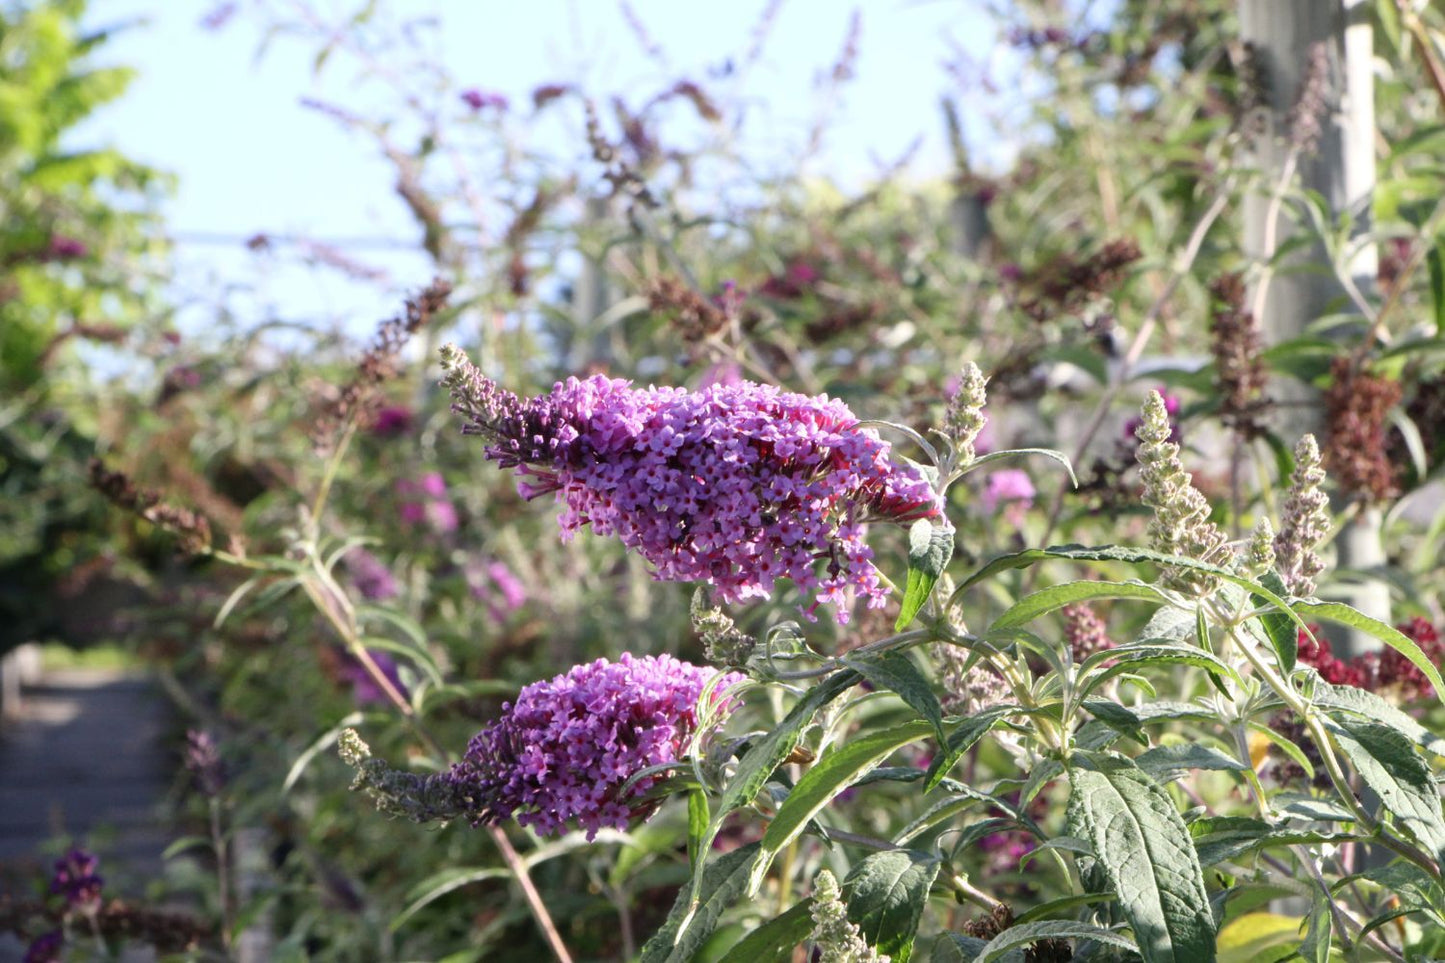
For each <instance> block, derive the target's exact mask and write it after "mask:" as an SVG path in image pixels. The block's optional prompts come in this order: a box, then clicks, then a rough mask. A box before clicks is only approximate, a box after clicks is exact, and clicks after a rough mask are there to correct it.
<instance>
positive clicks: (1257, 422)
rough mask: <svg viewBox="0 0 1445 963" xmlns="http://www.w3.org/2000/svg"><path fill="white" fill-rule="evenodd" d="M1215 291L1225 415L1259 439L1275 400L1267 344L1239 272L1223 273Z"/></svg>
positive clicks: (1215, 341) (1213, 334) (1243, 433)
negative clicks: (1267, 372)
mask: <svg viewBox="0 0 1445 963" xmlns="http://www.w3.org/2000/svg"><path fill="white" fill-rule="evenodd" d="M1209 293H1210V294H1211V295H1213V297H1214V318H1213V321H1212V322H1211V323H1210V326H1209V334H1210V348H1211V350H1212V351H1213V354H1214V370H1215V375H1214V378H1215V384H1216V385H1218V387H1219V396H1220V401H1219V417H1220V419H1221V420H1222V421H1223V422H1224V424H1225V425H1226V426H1228V427H1229V428H1231V429H1233V430H1234V431H1235V432H1237V433H1238V434H1239V436H1240V437H1241V438H1243V439H1245V440H1250V439H1254V438H1258V437H1260V436H1261V435H1263V434H1264V431H1265V428H1264V424H1263V422H1262V421H1261V416H1262V415H1263V414H1264V413H1265V412H1266V411H1267V410H1268V409H1269V405H1270V400H1269V397H1268V396H1267V395H1266V394H1265V383H1266V378H1265V371H1264V364H1263V362H1262V361H1261V352H1262V351H1263V350H1264V345H1263V342H1262V341H1261V338H1260V333H1259V325H1258V323H1256V321H1255V318H1254V315H1253V314H1252V313H1251V312H1250V311H1249V310H1248V309H1247V308H1246V307H1245V306H1244V297H1245V286H1244V279H1243V278H1242V277H1240V275H1238V274H1224V275H1221V276H1220V277H1218V278H1217V279H1215V281H1214V283H1212V284H1211V285H1210V286H1209Z"/></svg>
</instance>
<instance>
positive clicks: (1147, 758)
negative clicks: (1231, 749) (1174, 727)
mask: <svg viewBox="0 0 1445 963" xmlns="http://www.w3.org/2000/svg"><path fill="white" fill-rule="evenodd" d="M1134 763H1135V765H1137V766H1138V767H1139V768H1140V769H1142V770H1144V771H1145V772H1147V773H1148V774H1149V775H1150V776H1151V777H1153V778H1154V779H1155V780H1156V781H1158V782H1164V781H1166V780H1168V779H1172V778H1174V777H1175V776H1177V775H1179V774H1181V773H1184V772H1186V771H1189V770H1191V769H1208V770H1213V771H1216V772H1225V771H1232V772H1242V771H1243V770H1245V769H1247V768H1249V767H1248V766H1247V765H1245V764H1244V763H1242V762H1240V761H1239V760H1238V759H1235V758H1234V757H1233V756H1231V755H1229V754H1228V753H1226V752H1221V751H1220V750H1218V749H1216V748H1214V747H1213V746H1208V745H1204V744H1203V743H1198V742H1186V743H1182V744H1179V745H1172V746H1155V747H1154V748H1153V749H1150V750H1149V751H1148V752H1145V753H1142V754H1141V755H1139V756H1138V757H1137V758H1136V759H1135V760H1134Z"/></svg>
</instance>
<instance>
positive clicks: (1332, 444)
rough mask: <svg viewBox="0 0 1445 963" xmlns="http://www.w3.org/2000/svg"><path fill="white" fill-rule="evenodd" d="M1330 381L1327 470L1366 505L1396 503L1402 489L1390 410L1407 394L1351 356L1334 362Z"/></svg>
mask: <svg viewBox="0 0 1445 963" xmlns="http://www.w3.org/2000/svg"><path fill="white" fill-rule="evenodd" d="M1330 376H1331V379H1330V386H1329V387H1328V388H1327V389H1325V411H1326V414H1325V423H1326V425H1327V426H1328V438H1327V441H1326V447H1325V468H1327V469H1328V470H1329V473H1330V475H1332V476H1333V477H1334V479H1335V481H1336V482H1337V483H1338V484H1339V486H1340V488H1341V489H1342V490H1343V491H1344V492H1346V493H1347V494H1349V495H1352V496H1355V497H1357V498H1360V499H1363V500H1364V501H1367V502H1378V501H1384V500H1386V499H1389V498H1394V497H1395V496H1396V495H1397V494H1399V490H1400V489H1399V484H1398V480H1397V469H1396V467H1395V464H1394V462H1392V461H1391V460H1390V455H1389V451H1388V449H1387V447H1386V443H1387V427H1388V421H1389V417H1390V409H1391V408H1393V407H1395V405H1397V404H1399V402H1400V398H1401V396H1402V394H1403V392H1402V390H1401V388H1400V383H1399V382H1398V381H1394V380H1392V379H1390V378H1386V377H1384V376H1382V375H1375V374H1371V373H1369V372H1368V371H1366V370H1364V368H1363V367H1362V366H1361V365H1359V364H1357V363H1356V362H1355V361H1354V360H1352V359H1351V358H1348V357H1339V358H1336V359H1335V360H1334V362H1333V363H1332V364H1331V365H1330Z"/></svg>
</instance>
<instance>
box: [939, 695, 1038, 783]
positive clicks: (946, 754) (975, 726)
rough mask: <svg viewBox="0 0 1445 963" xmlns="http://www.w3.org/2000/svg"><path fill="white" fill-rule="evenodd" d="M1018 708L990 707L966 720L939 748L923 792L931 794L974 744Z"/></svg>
mask: <svg viewBox="0 0 1445 963" xmlns="http://www.w3.org/2000/svg"><path fill="white" fill-rule="evenodd" d="M1016 708H1018V707H1017V706H989V707H988V708H987V709H983V710H981V711H979V713H978V714H977V715H974V716H970V717H969V718H967V719H965V720H964V721H963V722H962V724H960V725H959V727H958V728H957V729H955V730H953V732H952V733H951V734H949V736H948V739H947V740H945V741H944V742H943V743H942V744H941V745H940V746H939V747H938V753H937V754H936V755H935V756H934V757H933V761H932V762H931V763H929V764H928V778H927V780H926V781H925V782H924V784H923V791H924V792H929V791H931V790H932V789H933V788H934V787H935V786H937V785H938V784H939V783H940V782H942V781H943V779H944V777H945V776H947V775H948V771H949V770H950V769H952V768H953V764H954V763H956V762H958V760H959V759H961V758H963V754H964V753H965V752H968V750H970V749H972V748H973V746H974V744H975V743H976V742H978V740H979V739H981V738H983V736H984V735H985V734H986V733H987V732H988V731H989V730H990V729H992V728H993V727H994V726H996V725H998V724H999V722H1000V721H1002V719H1003V717H1004V716H1006V715H1008V714H1009V712H1010V711H1012V710H1013V709H1016Z"/></svg>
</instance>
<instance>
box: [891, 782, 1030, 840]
mask: <svg viewBox="0 0 1445 963" xmlns="http://www.w3.org/2000/svg"><path fill="white" fill-rule="evenodd" d="M959 788H960V789H961V790H962V791H961V792H957V793H949V794H948V795H947V796H944V797H943V798H942V799H940V800H938V801H937V802H935V803H933V804H932V805H931V806H929V807H928V808H927V809H926V810H924V811H923V812H922V813H920V814H919V815H918V816H916V817H915V818H914V819H913V821H912V822H910V823H909V824H908V825H907V826H904V827H903V831H902V832H900V833H899V834H898V835H897V836H896V837H895V838H894V842H896V843H897V844H898V845H900V846H905V845H907V844H908V843H909V842H910V841H911V840H914V839H917V838H918V837H919V836H921V835H922V834H923V833H926V832H928V831H929V830H930V829H933V828H934V827H935V826H937V825H939V824H940V823H943V822H947V821H948V820H950V819H952V818H953V817H954V816H957V815H958V814H959V813H961V812H963V811H965V810H967V809H971V808H973V807H974V806H979V805H986V806H1002V808H1003V809H1004V811H1006V812H1007V811H1008V803H1007V802H1005V801H1004V800H1002V799H999V798H998V797H996V796H993V795H990V794H989V793H986V792H980V791H978V790H976V789H972V788H969V787H967V786H959Z"/></svg>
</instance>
